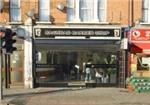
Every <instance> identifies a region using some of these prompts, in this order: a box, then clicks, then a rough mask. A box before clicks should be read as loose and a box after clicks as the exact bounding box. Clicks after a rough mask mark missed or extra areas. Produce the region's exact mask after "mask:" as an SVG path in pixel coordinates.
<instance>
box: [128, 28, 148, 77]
mask: <svg viewBox="0 0 150 105" xmlns="http://www.w3.org/2000/svg"><path fill="white" fill-rule="evenodd" d="M149 35H150V29H149V28H148V27H142V26H141V27H138V28H136V27H135V28H132V29H131V30H130V34H129V52H128V54H129V55H128V58H129V62H128V65H129V66H128V76H129V77H130V76H135V77H149V76H150V72H149V65H150V64H149V62H150V61H149V59H150V36H149Z"/></svg>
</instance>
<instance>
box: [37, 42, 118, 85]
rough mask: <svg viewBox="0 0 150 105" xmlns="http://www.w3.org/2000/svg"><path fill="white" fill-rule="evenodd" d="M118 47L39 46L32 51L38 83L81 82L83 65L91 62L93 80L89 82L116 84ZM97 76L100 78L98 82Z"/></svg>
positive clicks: (83, 78) (82, 79)
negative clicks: (33, 52)
mask: <svg viewBox="0 0 150 105" xmlns="http://www.w3.org/2000/svg"><path fill="white" fill-rule="evenodd" d="M116 49H117V47H116V46H114V45H106V46H103V45H101V46H90V45H87V46H81V45H80V46H75V45H74V46H62V45H61V46H58V45H57V46H50V45H49V46H41V45H37V46H36V50H35V54H34V56H35V60H36V64H35V75H36V82H37V83H53V82H59V83H60V82H77V83H84V82H85V75H86V72H85V71H86V66H85V65H86V63H87V62H88V60H89V59H90V60H91V64H92V65H93V67H92V68H91V70H92V72H91V74H92V78H91V80H90V81H89V82H92V81H94V82H97V83H110V84H111V83H114V84H115V83H117V71H118V70H117V67H118V66H117V65H118V62H117V61H118V60H117V59H118V58H117V50H116ZM97 73H99V74H100V75H101V79H97V78H98V77H97V75H96V74H97Z"/></svg>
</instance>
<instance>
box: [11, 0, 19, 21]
mask: <svg viewBox="0 0 150 105" xmlns="http://www.w3.org/2000/svg"><path fill="white" fill-rule="evenodd" d="M10 20H11V22H20V21H21V13H20V0H10Z"/></svg>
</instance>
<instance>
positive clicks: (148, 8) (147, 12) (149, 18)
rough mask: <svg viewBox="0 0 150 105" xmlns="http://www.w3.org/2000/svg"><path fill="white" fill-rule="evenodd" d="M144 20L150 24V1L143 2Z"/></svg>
mask: <svg viewBox="0 0 150 105" xmlns="http://www.w3.org/2000/svg"><path fill="white" fill-rule="evenodd" d="M142 20H143V22H144V23H150V1H149V0H142Z"/></svg>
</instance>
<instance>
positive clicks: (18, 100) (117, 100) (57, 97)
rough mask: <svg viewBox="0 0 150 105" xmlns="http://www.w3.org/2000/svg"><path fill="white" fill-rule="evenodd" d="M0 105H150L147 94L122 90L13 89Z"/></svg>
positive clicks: (7, 92)
mask: <svg viewBox="0 0 150 105" xmlns="http://www.w3.org/2000/svg"><path fill="white" fill-rule="evenodd" d="M3 92H4V94H3V96H4V98H3V100H2V102H1V104H0V105H150V98H149V97H150V92H149V93H136V92H131V91H128V90H127V89H124V88H100V87H99V88H85V87H74V88H72V87H70V88H35V89H24V88H13V89H4V90H3Z"/></svg>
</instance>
